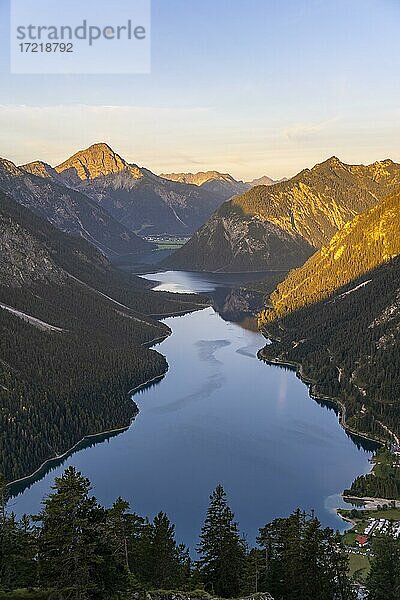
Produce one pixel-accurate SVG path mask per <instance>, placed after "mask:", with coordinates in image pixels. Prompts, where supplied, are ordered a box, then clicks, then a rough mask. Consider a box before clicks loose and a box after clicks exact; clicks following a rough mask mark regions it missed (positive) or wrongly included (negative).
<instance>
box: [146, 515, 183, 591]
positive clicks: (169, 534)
mask: <svg viewBox="0 0 400 600" xmlns="http://www.w3.org/2000/svg"><path fill="white" fill-rule="evenodd" d="M149 551H150V556H149V558H150V560H149V564H150V582H151V585H152V586H153V587H156V588H159V589H161V588H163V589H173V588H177V587H180V585H181V584H182V583H183V581H182V577H183V564H182V560H185V558H186V553H185V550H184V547H182V546H177V543H176V541H175V525H173V524H172V523H171V522H170V520H169V518H168V516H167V515H166V514H165V513H163V512H160V513H158V515H156V516H155V517H154V520H153V523H152V529H151V541H150V547H149ZM183 557H185V558H183Z"/></svg>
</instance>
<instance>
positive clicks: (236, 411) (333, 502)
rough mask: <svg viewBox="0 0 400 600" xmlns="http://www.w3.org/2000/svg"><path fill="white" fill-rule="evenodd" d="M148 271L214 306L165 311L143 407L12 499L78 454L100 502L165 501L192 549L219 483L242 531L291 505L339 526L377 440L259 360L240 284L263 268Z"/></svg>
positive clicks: (144, 505)
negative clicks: (161, 368) (156, 376)
mask: <svg viewBox="0 0 400 600" xmlns="http://www.w3.org/2000/svg"><path fill="white" fill-rule="evenodd" d="M146 277H147V278H148V279H151V280H154V281H156V282H157V287H156V289H160V290H170V291H177V292H189V291H190V292H191V291H198V292H202V293H205V294H209V295H210V296H211V297H212V298H213V308H211V307H209V308H205V309H203V310H200V311H198V312H195V313H191V314H187V315H184V316H180V317H172V318H167V319H165V323H167V325H169V327H170V328H171V329H172V331H173V333H172V335H171V336H170V337H169V338H168V339H166V340H165V341H164V342H162V343H161V344H160V345H159V346H158V347H157V350H158V351H159V352H161V353H162V354H164V355H165V356H166V358H167V360H168V363H169V366H170V369H169V371H168V373H167V375H166V376H165V377H164V378H163V379H162V380H161V381H159V382H158V383H156V384H155V385H152V386H151V387H148V388H146V389H144V390H142V391H140V392H138V393H137V394H135V396H134V399H135V402H136V403H137V404H138V406H139V409H140V413H139V415H138V416H137V418H136V419H135V420H134V421H133V423H132V425H131V426H130V427H129V429H127V430H126V431H125V432H123V433H120V434H118V435H116V436H113V437H111V438H106V439H104V436H103V438H101V441H99V443H96V444H92V445H91V446H89V447H86V448H83V449H81V450H79V451H77V452H75V453H73V454H72V455H71V456H70V457H68V458H67V459H66V460H64V461H63V462H62V464H60V465H57V466H56V467H54V466H53V467H52V468H51V469H47V472H46V473H45V474H43V475H42V476H41V477H37V478H36V480H35V481H34V482H33V483H32V482H31V484H30V487H25V489H23V488H22V487H21V486H19V487H18V490H19V491H20V493H19V494H18V495H16V496H15V497H13V498H12V499H11V500H10V503H9V508H10V509H12V510H14V511H15V512H16V513H17V515H21V514H22V513H35V512H37V511H38V510H39V509H40V501H41V498H42V497H43V496H44V495H45V494H46V493H48V491H49V489H50V486H51V485H52V483H53V481H54V477H55V476H56V475H59V474H60V473H62V471H63V470H64V469H65V468H66V467H67V466H69V465H75V466H76V467H77V468H78V469H79V470H80V471H82V473H83V474H84V475H86V476H87V477H89V478H90V480H91V481H92V483H93V492H94V494H95V495H96V496H97V498H98V499H99V500H100V501H101V502H102V503H105V504H107V505H109V504H111V503H112V501H113V500H114V499H115V498H116V497H117V496H122V497H123V498H125V499H127V500H128V501H129V502H130V503H131V507H132V508H133V509H134V510H135V511H136V512H138V513H140V514H143V515H148V516H150V517H153V516H154V514H156V513H157V512H158V511H160V510H163V511H165V512H167V513H168V515H169V517H170V518H171V520H172V521H173V522H174V523H175V524H176V532H177V539H178V541H180V542H181V541H182V542H184V543H185V544H187V545H188V546H190V547H191V549H192V550H193V549H194V548H195V546H196V543H197V540H198V533H199V530H200V527H201V524H202V521H203V519H204V516H205V511H206V508H207V505H208V497H209V494H210V493H211V491H212V490H213V489H214V488H215V486H216V485H217V484H218V483H222V484H223V486H224V487H225V490H226V492H227V494H228V499H229V502H230V504H231V507H232V509H233V510H234V512H235V515H236V518H237V521H238V522H239V525H240V529H241V531H242V532H243V533H244V534H245V536H246V538H247V540H248V541H249V542H250V543H253V542H254V539H255V536H256V535H257V530H258V528H259V527H261V526H263V525H264V524H265V523H266V522H268V521H270V520H272V519H274V518H275V517H277V516H285V515H288V514H289V513H290V512H291V511H292V510H293V509H295V508H296V507H301V508H303V509H305V510H307V511H311V510H312V509H313V510H315V513H316V515H317V516H318V517H319V518H320V520H321V521H322V523H323V524H324V525H325V526H331V527H333V528H339V529H344V528H345V525H344V523H343V521H342V520H341V519H339V518H338V517H337V515H336V513H335V511H334V508H335V507H338V506H342V505H343V501H342V500H341V498H340V496H339V494H340V493H341V492H342V490H343V489H344V488H346V487H347V486H349V485H350V483H351V482H352V480H353V479H354V478H355V477H356V476H357V475H359V474H361V473H365V472H367V471H368V470H369V468H370V464H369V462H368V461H369V458H370V457H371V451H372V449H373V447H374V446H373V445H370V444H368V443H367V442H362V443H361V444H360V443H359V442H358V441H357V440H355V439H352V438H350V437H349V436H348V435H347V434H346V433H345V432H344V430H343V429H342V428H341V427H340V425H339V423H338V418H337V415H336V413H335V411H334V410H332V409H331V408H328V407H324V406H321V405H320V404H318V403H317V402H315V401H313V400H312V399H310V397H309V393H308V388H307V387H306V386H305V385H304V384H303V383H302V382H301V381H300V380H299V379H298V378H297V377H296V375H295V373H294V372H292V371H289V370H286V369H283V368H280V367H277V366H268V365H266V364H265V363H263V362H261V361H259V360H258V358H257V351H258V350H259V349H260V348H261V347H262V346H263V345H264V344H265V339H264V338H263V337H262V336H261V334H260V333H259V332H258V331H257V329H256V326H255V319H254V318H253V317H252V314H254V311H256V310H257V308H259V307H260V305H261V301H262V299H261V297H260V296H259V295H257V294H252V293H250V292H248V291H246V290H244V289H243V287H241V286H242V284H243V283H244V282H245V281H247V282H249V281H251V280H254V279H260V278H261V275H260V274H258V275H257V274H251V275H248V276H243V275H240V276H239V275H205V274H199V273H185V272H167V273H155V274H149V275H147V276H146ZM18 490H17V491H18Z"/></svg>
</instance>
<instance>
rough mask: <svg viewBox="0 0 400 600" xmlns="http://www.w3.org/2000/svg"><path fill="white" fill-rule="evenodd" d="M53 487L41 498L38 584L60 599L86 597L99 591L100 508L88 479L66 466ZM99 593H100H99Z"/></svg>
mask: <svg viewBox="0 0 400 600" xmlns="http://www.w3.org/2000/svg"><path fill="white" fill-rule="evenodd" d="M52 489H53V490H54V491H53V492H52V493H51V494H49V495H48V496H47V497H46V498H45V500H44V501H43V510H42V512H41V514H40V515H39V516H38V517H37V520H39V521H41V525H42V526H41V530H40V536H39V566H40V578H41V584H42V585H43V586H44V587H48V588H52V589H54V595H55V597H56V598H60V599H62V600H66V599H68V600H69V599H70V600H87V599H89V598H93V597H94V596H95V595H97V594H100V593H101V591H102V589H101V588H102V585H101V583H99V581H98V569H99V564H100V563H101V562H102V557H101V556H100V555H99V544H100V541H101V539H102V533H103V531H102V528H101V523H102V521H103V520H104V517H103V515H102V509H100V507H99V506H98V504H97V501H96V499H95V498H93V497H90V496H89V492H90V489H91V488H90V482H89V480H88V479H86V477H83V476H82V475H81V473H79V472H77V471H76V470H75V468H73V467H69V468H68V469H67V470H66V471H65V472H64V474H63V475H62V476H61V477H56V479H55V484H54V486H53V488H52ZM100 597H101V595H100Z"/></svg>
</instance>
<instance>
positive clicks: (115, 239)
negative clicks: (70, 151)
mask: <svg viewBox="0 0 400 600" xmlns="http://www.w3.org/2000/svg"><path fill="white" fill-rule="evenodd" d="M0 190H1V191H3V192H6V193H7V194H9V195H10V196H12V197H13V198H14V199H15V200H16V201H17V202H19V203H20V204H22V205H23V206H26V207H27V208H30V209H31V210H32V211H34V212H35V213H36V214H37V215H39V216H42V217H43V218H45V219H48V220H49V221H50V222H51V223H52V224H53V225H54V226H55V227H57V228H59V229H61V230H62V231H65V232H67V233H70V234H72V235H75V236H80V237H83V238H85V239H86V240H88V241H89V242H91V243H92V244H94V245H95V246H97V247H98V248H100V249H101V250H102V251H103V252H104V253H106V254H109V255H111V256H113V255H118V254H131V253H137V252H143V251H146V250H147V251H149V250H151V249H152V245H151V244H149V243H148V242H146V241H145V240H143V239H141V238H140V237H139V236H137V235H136V234H135V233H133V231H131V230H130V229H129V228H127V227H125V226H124V225H122V224H121V223H119V222H118V221H117V220H116V219H114V218H113V217H112V216H111V215H110V214H109V213H108V212H107V211H106V210H104V209H103V208H102V207H101V206H99V205H98V203H96V202H94V201H93V200H92V199H90V198H89V197H88V196H86V195H84V194H81V193H79V192H77V191H75V190H73V189H71V188H69V187H66V186H65V185H63V183H62V181H61V180H60V179H58V176H57V173H56V172H55V171H54V170H53V169H52V168H51V167H50V166H49V165H46V164H45V163H33V164H31V165H26V166H24V167H22V168H20V167H17V166H16V165H15V164H14V163H12V162H11V161H8V160H5V159H0Z"/></svg>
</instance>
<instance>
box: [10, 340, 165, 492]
mask: <svg viewBox="0 0 400 600" xmlns="http://www.w3.org/2000/svg"><path fill="white" fill-rule="evenodd" d="M169 335H170V334H169ZM168 337H169V336H168V335H166V336H163V338H158V339H163V340H165V339H166V338H168ZM145 343H146V342H145ZM149 343H150V342H149ZM154 343H156V342H154ZM168 369H169V367H168V366H167V368H166V369H165V370H164V372H163V373H160V374H159V375H155V376H154V377H152V378H151V379H148V380H147V381H144V382H143V383H139V384H138V385H137V386H135V387H134V388H132V389H131V390H129V392H128V394H132V395H134V394H135V393H136V392H138V391H139V390H141V389H143V388H145V387H146V386H148V385H152V384H153V383H156V382H157V381H160V380H161V379H163V377H165V375H166V374H167V373H168ZM132 403H133V410H134V414H133V416H132V417H131V418H130V420H129V423H127V424H126V425H122V426H121V427H116V428H114V429H107V430H105V431H99V432H97V433H89V434H87V435H85V436H84V437H83V438H81V439H80V440H78V441H77V442H75V444H73V446H71V447H70V448H68V449H67V450H65V452H62V453H61V454H58V455H57V456H53V457H51V458H48V459H46V460H45V461H44V462H43V463H42V464H41V465H40V466H39V467H38V468H37V469H35V471H33V472H32V473H30V474H29V475H25V476H24V477H20V478H19V479H15V480H14V481H10V482H8V483H7V485H6V487H7V488H12V487H13V486H16V485H18V484H20V483H23V482H24V481H26V482H29V481H30V480H35V479H36V477H37V476H38V475H40V474H41V472H42V471H43V472H44V474H45V472H46V471H47V468H48V467H49V466H51V465H52V463H57V462H58V461H62V460H63V459H65V458H68V456H70V455H71V454H73V453H74V452H75V451H78V450H80V449H81V448H80V446H83V445H84V444H85V442H88V441H90V440H95V438H100V437H106V436H108V435H110V436H111V435H114V434H118V433H123V432H124V431H127V430H128V429H129V427H130V426H131V425H132V423H133V422H134V421H135V419H136V417H137V416H138V414H139V412H140V411H139V407H138V405H137V404H136V402H135V401H134V400H133V399H132Z"/></svg>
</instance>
